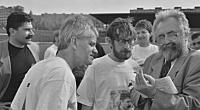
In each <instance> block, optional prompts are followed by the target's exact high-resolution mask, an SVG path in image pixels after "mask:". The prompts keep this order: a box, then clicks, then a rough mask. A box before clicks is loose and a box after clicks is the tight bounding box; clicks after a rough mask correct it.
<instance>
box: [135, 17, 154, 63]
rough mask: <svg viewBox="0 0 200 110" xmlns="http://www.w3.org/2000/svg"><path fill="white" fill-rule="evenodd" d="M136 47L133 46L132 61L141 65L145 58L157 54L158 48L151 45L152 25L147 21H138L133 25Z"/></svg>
mask: <svg viewBox="0 0 200 110" xmlns="http://www.w3.org/2000/svg"><path fill="white" fill-rule="evenodd" d="M135 30H136V32H137V38H136V39H137V45H135V46H133V49H132V59H133V60H135V61H136V62H137V63H138V64H139V65H143V64H144V61H145V60H146V58H147V57H149V56H150V55H152V54H153V53H156V52H158V46H156V45H153V44H151V42H150V37H151V31H152V24H151V22H150V21H148V20H140V21H138V22H137V23H136V25H135Z"/></svg>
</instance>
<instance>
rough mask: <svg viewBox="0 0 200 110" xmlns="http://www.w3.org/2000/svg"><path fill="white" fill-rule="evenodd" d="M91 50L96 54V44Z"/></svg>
mask: <svg viewBox="0 0 200 110" xmlns="http://www.w3.org/2000/svg"><path fill="white" fill-rule="evenodd" d="M92 52H93V53H94V54H98V50H97V48H96V46H94V48H93V49H92Z"/></svg>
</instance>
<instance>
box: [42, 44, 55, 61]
mask: <svg viewBox="0 0 200 110" xmlns="http://www.w3.org/2000/svg"><path fill="white" fill-rule="evenodd" d="M57 51H58V47H57V46H56V45H55V44H52V45H51V46H50V47H48V48H47V50H46V51H45V53H44V59H46V58H49V57H54V56H56V53H57Z"/></svg>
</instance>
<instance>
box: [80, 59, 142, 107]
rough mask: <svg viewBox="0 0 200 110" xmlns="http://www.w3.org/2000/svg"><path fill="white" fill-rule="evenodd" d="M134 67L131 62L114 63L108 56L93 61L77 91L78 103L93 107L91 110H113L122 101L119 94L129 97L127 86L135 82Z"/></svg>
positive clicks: (134, 64)
mask: <svg viewBox="0 0 200 110" xmlns="http://www.w3.org/2000/svg"><path fill="white" fill-rule="evenodd" d="M136 66H138V64H137V63H136V62H135V61H133V60H126V61H125V62H116V61H113V60H112V59H111V58H110V57H109V56H108V55H105V56H103V57H101V58H97V59H95V60H94V61H93V64H92V65H90V66H89V67H88V68H87V70H86V73H85V76H84V78H83V80H82V82H81V84H80V86H79V88H78V90H77V98H78V102H79V103H82V104H84V105H87V106H93V110H114V109H115V108H117V107H118V106H119V104H120V101H122V100H120V96H121V94H126V93H128V95H130V92H129V88H128V85H129V83H130V82H135V76H136V74H135V73H134V70H133V68H134V67H136ZM128 95H125V96H128ZM129 100H130V98H129ZM131 106H133V104H131ZM129 107H130V106H129ZM133 108H134V107H133Z"/></svg>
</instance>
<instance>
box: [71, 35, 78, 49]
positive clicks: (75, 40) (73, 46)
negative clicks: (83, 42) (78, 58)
mask: <svg viewBox="0 0 200 110" xmlns="http://www.w3.org/2000/svg"><path fill="white" fill-rule="evenodd" d="M71 45H72V49H73V50H76V49H77V39H76V38H75V37H72V39H71Z"/></svg>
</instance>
